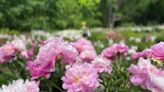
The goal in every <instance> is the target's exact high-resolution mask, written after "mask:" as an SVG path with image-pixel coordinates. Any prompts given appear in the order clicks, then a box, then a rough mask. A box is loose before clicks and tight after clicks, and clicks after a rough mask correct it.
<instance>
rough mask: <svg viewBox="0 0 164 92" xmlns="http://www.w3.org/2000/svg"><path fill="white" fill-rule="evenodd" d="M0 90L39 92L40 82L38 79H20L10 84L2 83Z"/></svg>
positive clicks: (3, 91) (7, 91)
mask: <svg viewBox="0 0 164 92" xmlns="http://www.w3.org/2000/svg"><path fill="white" fill-rule="evenodd" d="M0 92H39V83H38V82H36V81H28V80H26V81H24V80H22V79H18V80H16V81H13V82H12V84H9V85H8V86H6V85H2V87H1V88H0Z"/></svg>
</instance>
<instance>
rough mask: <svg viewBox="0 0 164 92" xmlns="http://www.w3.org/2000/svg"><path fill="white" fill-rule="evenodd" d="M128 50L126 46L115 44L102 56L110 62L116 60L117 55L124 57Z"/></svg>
mask: <svg viewBox="0 0 164 92" xmlns="http://www.w3.org/2000/svg"><path fill="white" fill-rule="evenodd" d="M128 50H129V48H128V47H127V46H126V45H124V44H114V45H112V46H110V47H108V48H106V49H104V50H103V51H102V53H101V56H102V57H104V58H107V59H109V60H114V59H115V57H116V56H117V55H121V56H123V55H124V54H125V53H126V52H128Z"/></svg>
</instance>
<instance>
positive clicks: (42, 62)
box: [27, 38, 78, 79]
mask: <svg viewBox="0 0 164 92" xmlns="http://www.w3.org/2000/svg"><path fill="white" fill-rule="evenodd" d="M77 56H78V53H77V51H76V49H75V48H73V47H72V45H71V44H69V43H67V42H64V40H62V39H60V38H50V39H48V40H47V41H45V42H44V44H43V45H42V46H41V47H40V49H39V53H38V55H37V57H36V59H35V60H34V61H28V62H27V68H28V70H29V71H30V74H31V76H32V79H36V78H39V77H46V78H49V77H50V73H51V72H53V71H54V70H55V69H54V65H55V61H56V60H57V59H59V58H61V59H62V63H65V64H72V63H73V62H75V60H76V57H77Z"/></svg>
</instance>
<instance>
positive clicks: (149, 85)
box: [128, 58, 164, 92]
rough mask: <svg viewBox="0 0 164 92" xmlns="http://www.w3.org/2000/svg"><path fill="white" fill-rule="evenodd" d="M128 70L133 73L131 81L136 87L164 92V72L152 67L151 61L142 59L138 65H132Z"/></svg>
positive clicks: (154, 91) (153, 91)
mask: <svg viewBox="0 0 164 92" xmlns="http://www.w3.org/2000/svg"><path fill="white" fill-rule="evenodd" d="M128 70H129V72H130V73H132V75H131V77H130V81H131V83H132V84H134V85H135V86H141V87H142V88H143V89H148V90H150V91H152V92H164V85H163V82H164V77H163V76H164V71H163V70H162V69H157V68H156V66H154V65H152V64H151V61H150V60H149V59H143V58H140V59H139V61H138V64H137V65H134V64H132V65H131V66H130V67H129V69H128Z"/></svg>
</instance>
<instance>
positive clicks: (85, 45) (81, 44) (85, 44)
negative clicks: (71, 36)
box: [72, 38, 95, 53]
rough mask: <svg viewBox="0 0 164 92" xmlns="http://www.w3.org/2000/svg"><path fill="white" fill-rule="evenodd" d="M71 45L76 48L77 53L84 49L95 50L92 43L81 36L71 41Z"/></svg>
mask: <svg viewBox="0 0 164 92" xmlns="http://www.w3.org/2000/svg"><path fill="white" fill-rule="evenodd" d="M72 45H73V46H74V47H75V48H76V49H77V51H78V52H79V53H81V52H82V51H84V50H91V51H94V50H95V49H94V47H93V45H92V43H91V42H90V41H89V40H87V39H85V38H81V39H79V40H77V41H76V42H73V43H72Z"/></svg>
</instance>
